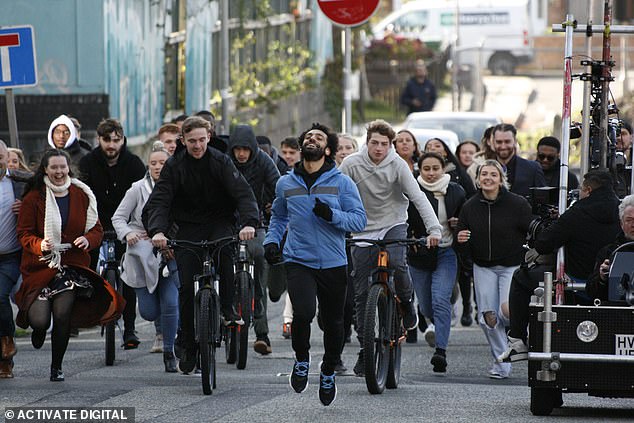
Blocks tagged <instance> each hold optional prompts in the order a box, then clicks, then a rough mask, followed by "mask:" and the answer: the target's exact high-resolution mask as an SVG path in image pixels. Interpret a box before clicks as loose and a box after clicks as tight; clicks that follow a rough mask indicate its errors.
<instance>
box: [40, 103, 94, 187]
mask: <svg viewBox="0 0 634 423" xmlns="http://www.w3.org/2000/svg"><path fill="white" fill-rule="evenodd" d="M48 145H50V146H51V147H52V148H57V149H61V150H65V151H66V152H67V153H68V154H69V155H70V170H71V171H72V172H73V174H74V175H75V177H78V176H79V160H81V158H82V157H84V156H85V155H86V154H88V153H90V146H89V145H88V144H87V143H85V142H81V140H79V138H78V137H77V130H76V129H75V125H74V124H73V121H72V120H70V118H69V117H68V116H66V115H59V116H58V117H57V118H56V119H55V120H54V121H53V122H52V123H51V126H49V128H48Z"/></svg>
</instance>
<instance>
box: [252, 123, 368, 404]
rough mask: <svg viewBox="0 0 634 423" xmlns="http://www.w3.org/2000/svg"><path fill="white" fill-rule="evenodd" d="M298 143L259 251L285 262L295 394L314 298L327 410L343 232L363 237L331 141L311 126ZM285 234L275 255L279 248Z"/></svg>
mask: <svg viewBox="0 0 634 423" xmlns="http://www.w3.org/2000/svg"><path fill="white" fill-rule="evenodd" d="M299 139H300V140H301V141H302V147H301V149H302V156H303V159H302V161H301V162H300V163H298V164H297V165H296V166H295V168H294V169H293V170H291V172H290V173H289V174H288V175H284V176H282V177H281V178H280V180H279V181H278V183H277V186H276V189H275V191H276V192H275V193H276V196H275V200H274V201H273V207H272V214H271V223H270V224H269V231H268V233H267V234H266V238H265V240H264V250H265V256H266V259H267V260H268V262H269V263H270V264H275V263H279V262H280V261H282V260H285V266H286V272H287V279H288V293H289V296H290V298H291V302H292V303H293V323H292V330H291V332H292V334H293V336H292V345H293V350H294V351H295V357H296V359H295V363H294V365H293V370H292V372H291V376H290V384H291V386H292V388H293V389H294V390H295V392H297V393H301V392H304V391H305V390H306V387H307V386H308V369H309V366H310V355H309V350H310V323H311V322H312V320H313V318H314V317H315V311H316V305H315V297H317V298H318V299H319V306H320V312H321V323H322V327H323V331H324V349H325V352H324V357H323V362H322V365H321V375H320V378H319V399H320V400H321V402H322V404H324V405H330V404H331V403H332V402H333V401H334V400H335V397H336V393H337V388H336V386H335V366H336V365H337V364H338V363H339V361H340V359H341V346H342V345H343V341H344V325H343V311H344V303H345V299H346V286H347V284H346V264H347V259H346V232H352V231H357V232H358V231H361V230H363V228H364V227H365V224H366V216H365V212H364V210H363V205H362V203H361V199H360V198H359V192H358V191H357V188H356V187H355V185H354V182H352V181H351V180H350V178H348V177H347V176H345V175H343V174H342V173H341V172H340V171H339V170H338V169H337V167H336V166H335V162H334V160H333V159H332V157H334V155H335V153H336V151H337V135H336V134H335V133H332V132H330V129H328V128H327V127H325V126H323V125H320V124H318V123H316V124H313V125H312V127H311V128H310V129H309V130H308V131H306V132H304V133H303V134H302V135H301V136H300V138H299ZM287 228H288V235H287V238H286V243H285V244H284V251H283V253H282V252H281V251H280V242H281V241H282V237H283V235H284V231H285V230H286V229H287Z"/></svg>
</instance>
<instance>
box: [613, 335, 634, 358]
mask: <svg viewBox="0 0 634 423" xmlns="http://www.w3.org/2000/svg"><path fill="white" fill-rule="evenodd" d="M614 336H615V338H616V339H615V340H616V342H615V353H614V354H616V355H634V335H614Z"/></svg>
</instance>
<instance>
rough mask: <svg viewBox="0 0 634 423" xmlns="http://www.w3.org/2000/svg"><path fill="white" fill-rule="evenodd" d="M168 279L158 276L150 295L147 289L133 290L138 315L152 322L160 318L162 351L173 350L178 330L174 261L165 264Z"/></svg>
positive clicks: (176, 281)
mask: <svg viewBox="0 0 634 423" xmlns="http://www.w3.org/2000/svg"><path fill="white" fill-rule="evenodd" d="M167 268H168V269H169V271H170V274H169V276H168V277H166V278H165V277H163V276H162V275H161V274H159V281H158V285H157V287H156V290H155V291H154V292H153V293H151V294H150V292H149V291H148V289H147V288H135V289H134V290H135V291H136V295H137V299H138V301H139V313H140V314H141V317H143V318H144V319H145V320H149V321H154V320H156V319H157V318H159V317H160V319H161V329H162V331H163V351H164V352H170V351H173V350H174V338H176V329H177V328H178V288H179V286H180V281H179V278H178V269H177V267H176V260H170V261H168V262H167ZM161 270H162V269H161Z"/></svg>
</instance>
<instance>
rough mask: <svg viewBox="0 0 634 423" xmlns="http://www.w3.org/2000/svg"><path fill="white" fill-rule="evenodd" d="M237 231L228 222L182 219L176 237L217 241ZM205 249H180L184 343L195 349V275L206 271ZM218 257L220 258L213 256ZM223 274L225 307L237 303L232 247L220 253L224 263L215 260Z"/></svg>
mask: <svg viewBox="0 0 634 423" xmlns="http://www.w3.org/2000/svg"><path fill="white" fill-rule="evenodd" d="M233 233H234V225H233V224H231V223H229V222H227V223H213V224H207V225H201V224H187V223H181V222H179V229H178V233H177V235H176V237H175V238H176V239H183V240H188V241H204V240H209V241H213V240H214V239H218V238H222V237H225V236H230V235H232V234H233ZM204 257H205V252H204V250H196V251H192V250H191V249H187V250H186V249H177V250H176V263H177V264H178V273H179V276H180V282H181V286H180V290H179V292H178V294H179V295H178V306H179V311H180V322H181V334H182V337H183V343H184V345H185V346H186V347H187V348H191V347H192V346H193V344H194V343H195V337H194V276H196V275H199V274H201V273H202V263H203V260H204ZM213 259H214V260H216V257H213ZM214 265H215V266H217V267H216V268H217V269H218V272H219V274H220V292H219V294H220V304H221V307H222V308H225V307H228V306H231V304H232V303H233V293H234V282H233V258H232V250H231V249H230V248H224V249H223V250H222V251H221V252H220V262H219V263H214ZM179 336H180V335H179Z"/></svg>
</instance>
